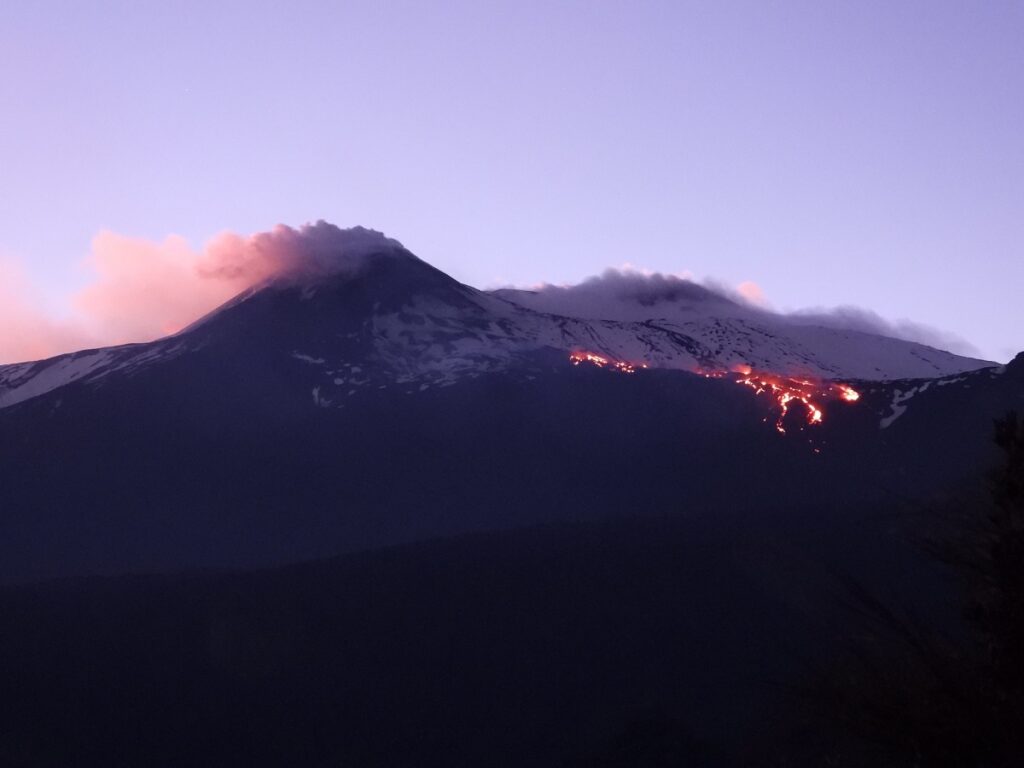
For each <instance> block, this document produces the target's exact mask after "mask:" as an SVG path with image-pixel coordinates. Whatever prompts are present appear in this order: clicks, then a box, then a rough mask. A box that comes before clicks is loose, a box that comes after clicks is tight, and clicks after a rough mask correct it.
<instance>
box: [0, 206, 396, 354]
mask: <svg viewBox="0 0 1024 768" xmlns="http://www.w3.org/2000/svg"><path fill="white" fill-rule="evenodd" d="M396 247H401V243H399V242H397V241H396V240H390V239H388V238H385V237H384V236H383V235H381V234H380V233H379V232H374V231H373V230H369V229H363V228H361V227H355V228H352V229H347V230H342V229H339V228H338V227H335V226H334V225H332V224H328V223H326V222H323V221H320V222H317V223H316V224H309V225H306V226H303V227H300V228H298V229H293V228H291V227H287V226H284V225H279V226H277V227H275V228H274V229H273V230H271V231H269V232H261V233H259V234H255V235H251V236H248V237H243V236H241V235H236V234H232V233H224V234H221V235H218V236H217V237H215V238H213V239H212V240H210V241H209V242H208V243H207V244H206V246H205V247H204V248H203V249H201V250H195V249H193V248H192V247H191V246H190V245H189V244H188V242H187V241H186V240H185V239H184V238H182V237H178V236H175V235H171V236H169V237H166V238H165V239H164V240H162V241H160V242H153V241H150V240H144V239H140V238H133V237H126V236H124V235H119V234H116V233H114V232H108V231H103V232H100V233H99V234H98V235H96V237H94V238H93V241H92V248H91V252H90V254H89V256H88V258H87V259H86V266H87V268H88V269H90V270H91V271H92V273H93V280H92V282H90V284H89V285H88V286H87V287H86V288H84V289H83V290H81V291H80V292H79V293H78V294H76V295H74V296H72V297H71V298H70V299H69V302H68V303H69V310H70V311H69V313H68V315H69V318H68V319H66V320H58V319H54V318H53V317H51V316H50V315H48V314H47V313H45V312H43V311H42V310H40V309H39V307H40V306H41V302H40V301H39V297H38V292H36V291H33V289H32V286H31V285H30V284H29V282H28V280H27V279H26V278H25V275H24V273H23V271H22V270H20V269H19V268H18V267H17V265H16V264H15V263H13V262H2V261H0V363H11V362H19V361H23V360H39V359H42V358H45V357H50V356H52V355H56V354H59V353H62V352H71V351H74V350H77V349H83V348H86V347H98V346H106V345H112V344H124V343H128V342H138V341H151V340H153V339H157V338H160V337H162V336H167V335H168V334H172V333H176V332H177V331H180V330H181V329H182V328H185V327H186V326H188V325H189V324H191V323H192V322H193V321H195V320H197V319H198V318H200V317H202V316H203V315H205V314H206V313H207V312H210V311H211V310H213V309H216V308H217V307H218V306H219V305H221V304H223V303H224V302H225V301H228V300H229V299H231V298H232V297H234V296H236V295H237V294H239V293H241V292H242V291H244V290H245V289H246V288H249V287H251V286H253V285H255V284H257V283H259V282H262V281H263V280H266V279H268V278H270V277H274V276H277V275H284V274H286V275H288V276H289V277H290V278H295V279H302V278H306V277H316V276H319V275H324V274H327V273H336V272H341V271H350V270H354V269H358V268H359V267H360V265H361V264H362V263H363V260H364V257H365V256H366V255H367V254H370V253H373V252H378V251H381V250H388V249H391V248H396Z"/></svg>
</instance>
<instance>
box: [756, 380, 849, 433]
mask: <svg viewBox="0 0 1024 768" xmlns="http://www.w3.org/2000/svg"><path fill="white" fill-rule="evenodd" d="M736 383H737V384H742V385H744V386H747V387H750V388H751V389H753V390H754V393H755V394H758V395H760V394H769V395H770V396H771V397H773V398H774V399H775V401H776V402H777V403H778V404H779V409H780V411H779V418H778V419H776V420H775V429H776V430H778V432H779V433H780V434H783V435H784V434H786V427H785V420H786V415H787V414H788V413H789V406H790V403H792V402H794V401H795V402H798V403H801V404H802V405H803V406H804V409H805V410H806V411H807V423H808V424H810V425H814V424H821V422H822V421H824V419H825V411H824V409H823V408H822V406H821V405H819V402H821V401H824V400H828V399H831V398H835V397H838V398H839V399H841V400H844V401H846V402H848V403H854V402H856V401H857V400H859V399H860V393H859V392H857V390H855V389H854V388H853V387H851V386H849V385H848V384H830V383H828V382H814V381H809V380H807V379H794V378H791V377H787V376H776V375H774V374H770V373H755V374H750V375H748V376H741V377H740V378H738V379H737V380H736Z"/></svg>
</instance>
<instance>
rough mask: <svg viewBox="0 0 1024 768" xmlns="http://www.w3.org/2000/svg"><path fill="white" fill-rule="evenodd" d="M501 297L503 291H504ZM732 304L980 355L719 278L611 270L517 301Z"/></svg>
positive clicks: (599, 309)
mask: <svg viewBox="0 0 1024 768" xmlns="http://www.w3.org/2000/svg"><path fill="white" fill-rule="evenodd" d="M499 293H500V292H499ZM677 300H686V301H689V302H691V303H701V302H719V303H722V302H727V303H729V304H731V305H733V306H734V308H735V309H736V310H737V311H738V312H740V313H743V314H750V313H753V314H755V315H756V314H762V315H766V316H768V317H771V318H777V319H782V320H784V321H787V322H791V323H796V324H801V325H820V326H825V327H828V328H836V329H839V330H850V331H860V332H864V333H873V334H879V335H882V336H890V337H892V338H897V339H904V340H906V341H915V342H918V343H920V344H926V345H928V346H930V347H936V348H938V349H944V350H948V351H950V352H954V353H956V354H960V355H968V356H975V357H976V356H978V354H979V352H978V350H977V348H976V347H974V346H973V345H972V344H970V343H969V342H968V341H966V340H964V339H962V338H960V337H959V336H956V335H954V334H951V333H947V332H945V331H941V330H938V329H935V328H931V327H929V326H927V325H923V324H921V323H915V322H912V321H909V320H900V321H898V322H890V321H888V320H886V319H885V318H883V317H881V316H880V315H878V314H876V313H875V312H872V311H870V310H867V309H862V308H860V307H854V306H841V307H836V308H832V309H824V308H814V309H806V310H798V311H796V312H778V311H775V310H773V309H771V307H770V306H769V303H768V301H767V298H766V297H765V294H764V291H763V290H762V289H761V287H760V286H758V285H757V284H756V283H753V282H749V281H748V282H744V283H741V284H740V285H739V286H737V287H736V288H731V287H730V286H728V285H725V284H723V283H719V282H717V281H714V280H705V281H703V282H700V283H698V282H695V281H693V280H691V279H690V278H688V277H681V276H677V275H666V274H661V273H657V272H647V271H640V270H636V269H634V268H632V267H629V266H627V267H626V268H624V269H621V270H617V269H609V270H606V271H605V272H603V273H602V274H601V275H600V276H597V277H591V278H588V279H586V280H584V281H583V282H582V283H579V284H578V285H573V286H556V285H547V284H545V285H541V286H540V287H538V288H536V289H533V290H532V291H531V292H529V293H520V292H517V296H516V301H518V302H520V303H523V304H526V305H527V306H530V307H532V308H534V309H537V310H540V311H544V312H552V313H559V312H561V313H565V314H573V315H576V316H578V317H606V318H608V319H627V318H629V317H632V316H635V313H634V312H632V311H631V310H630V307H634V308H636V307H650V306H653V305H654V304H658V303H660V302H667V301H677Z"/></svg>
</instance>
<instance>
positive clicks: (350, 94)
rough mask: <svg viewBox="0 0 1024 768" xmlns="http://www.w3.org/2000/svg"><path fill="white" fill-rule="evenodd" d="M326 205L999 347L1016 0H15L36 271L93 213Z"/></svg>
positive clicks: (341, 219)
mask: <svg viewBox="0 0 1024 768" xmlns="http://www.w3.org/2000/svg"><path fill="white" fill-rule="evenodd" d="M318 218H324V219H327V220H330V221H332V222H334V223H336V224H338V225H341V226H348V225H354V224H363V225H366V226H370V227H374V228H377V229H381V230H384V231H385V232H387V233H388V234H389V235H391V236H393V237H396V238H398V239H400V240H402V241H403V242H404V243H405V244H406V245H407V246H408V247H409V248H411V249H412V250H413V251H414V252H416V253H417V254H418V255H420V256H421V257H423V258H425V259H426V260H428V261H430V262H432V263H434V264H435V265H436V266H438V267H440V268H442V269H444V270H445V271H447V272H449V273H450V274H452V275H453V276H455V277H457V278H459V279H461V280H463V281H465V282H469V283H471V284H474V285H477V286H479V287H494V286H497V285H499V284H509V283H513V284H533V283H537V282H540V281H549V282H569V281H577V280H579V279H581V278H583V277H585V276H587V275H591V274H594V273H597V272H600V271H601V270H602V269H603V268H605V267H607V266H616V265H621V264H623V263H624V262H630V263H632V264H634V265H637V266H638V267H644V268H648V269H652V270H658V271H665V272H681V271H689V272H690V273H693V274H694V275H696V276H697V277H713V278H716V279H719V280H721V281H723V282H725V283H729V284H732V285H736V284H739V283H741V282H743V281H753V282H755V283H757V284H758V285H760V286H761V288H762V289H763V290H764V293H765V295H766V296H767V298H768V300H769V301H770V302H771V303H772V304H773V305H774V306H775V307H777V308H781V309H792V308H798V307H809V306H834V305H841V304H855V305H859V306H862V307H868V308H870V309H873V310H875V311H877V312H879V313H880V314H882V315H883V316H885V317H888V318H890V319H900V318H910V319H913V320H915V321H919V322H922V323H927V324H930V325H933V326H937V327H939V328H942V329H945V330H948V331H952V332H954V333H956V334H959V335H961V336H963V337H966V338H967V339H969V340H970V341H972V342H973V343H974V344H975V345H976V346H977V347H978V348H979V349H980V350H981V352H982V353H983V354H984V355H986V356H988V357H990V358H996V359H1005V358H1007V357H1008V356H1010V355H1011V354H1012V353H1013V352H1014V351H1019V350H1021V349H1024V3H1021V2H999V1H998V0H986V1H985V2H967V1H966V0H964V1H963V2H936V1H934V0H932V1H930V2H894V1H893V0H886V1H885V2H870V1H869V0H858V1H857V2H846V3H839V2H822V0H809V1H808V2H769V1H768V0H757V1H754V0H751V1H749V2H723V1H722V0H713V1H712V0H707V1H706V2H700V3H687V2H682V0H674V1H672V2H642V1H641V0H633V1H631V2H598V1H596V0H594V1H591V2H554V1H551V2H526V1H525V0H518V1H517V2H487V0H472V1H469V2H429V1H428V0H418V1H417V2H383V1H381V0H378V1H377V2H357V1H355V0H351V1H349V2H341V1H338V2H273V3H265V2H259V1H258V0H246V2H237V3H234V2H216V1H215V0H212V1H211V0H207V1H206V2H181V1H178V2H161V3H157V2H145V1H144V0H131V1H130V2H98V1H97V2H77V1H76V2H63V3H58V2H45V1H44V0H31V1H28V0H25V1H22V0H4V1H3V3H2V5H0V258H3V259H6V260H7V261H8V262H13V263H18V264H20V265H22V267H23V268H24V269H25V270H26V271H27V272H28V275H29V277H30V278H31V280H32V281H33V282H34V283H35V285H36V286H37V287H38V288H39V294H38V300H39V301H42V302H45V303H47V304H48V305H49V306H51V307H52V308H55V309H57V310H59V309H60V307H61V306H62V302H64V301H65V300H66V297H67V296H68V295H70V294H71V293H72V292H74V291H76V290H79V289H81V288H82V287H83V285H84V284H85V283H87V282H88V281H89V279H90V276H89V274H88V272H87V270H85V269H83V267H82V266H81V265H82V260H83V258H84V257H85V256H86V255H87V254H88V252H89V249H90V242H91V240H92V238H93V237H94V236H95V235H96V234H97V233H98V232H99V231H101V230H111V231H113V232H116V233H120V234H124V235H130V236H133V237H138V238H145V239H154V240H159V239H162V238H164V237H165V236H166V235H168V234H171V233H174V234H178V235H181V236H183V237H184V238H186V239H187V240H188V241H189V242H191V243H192V244H193V245H195V246H197V247H198V246H200V245H202V243H203V242H204V241H206V240H207V239H209V238H211V237H212V236H214V235H216V234H217V233H219V232H221V231H223V230H233V231H237V232H242V233H249V232H255V231H260V230H265V229H269V228H270V227H271V226H272V225H274V224H276V223H278V222H284V223H288V224H292V225H297V224H301V223H303V222H306V221H310V220H315V219H318ZM0 274H2V273H0ZM2 332H3V329H0V333H2Z"/></svg>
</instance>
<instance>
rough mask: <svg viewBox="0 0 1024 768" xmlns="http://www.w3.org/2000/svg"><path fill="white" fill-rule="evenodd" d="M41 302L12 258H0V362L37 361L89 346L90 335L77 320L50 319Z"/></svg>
mask: <svg viewBox="0 0 1024 768" xmlns="http://www.w3.org/2000/svg"><path fill="white" fill-rule="evenodd" d="M40 305H41V301H40V297H39V296H38V295H37V294H36V293H35V292H34V291H33V289H32V286H31V284H30V282H29V280H28V278H27V277H26V276H25V274H24V271H23V270H22V269H21V268H20V267H19V266H18V265H17V264H16V263H14V262H13V261H10V260H4V261H0V363H3V362H15V361H19V360H39V359H42V358H45V357H50V356H52V355H55V354H58V353H60V352H66V351H67V350H69V349H80V348H82V347H87V346H89V345H90V341H91V337H90V335H89V334H88V333H86V332H85V331H84V330H83V329H82V328H80V327H79V326H78V325H77V324H76V323H74V322H70V321H61V320H59V319H55V318H52V317H50V316H49V315H48V314H47V313H46V312H44V311H42V310H41V309H40V308H39V307H40Z"/></svg>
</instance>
